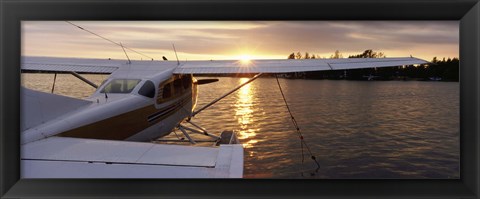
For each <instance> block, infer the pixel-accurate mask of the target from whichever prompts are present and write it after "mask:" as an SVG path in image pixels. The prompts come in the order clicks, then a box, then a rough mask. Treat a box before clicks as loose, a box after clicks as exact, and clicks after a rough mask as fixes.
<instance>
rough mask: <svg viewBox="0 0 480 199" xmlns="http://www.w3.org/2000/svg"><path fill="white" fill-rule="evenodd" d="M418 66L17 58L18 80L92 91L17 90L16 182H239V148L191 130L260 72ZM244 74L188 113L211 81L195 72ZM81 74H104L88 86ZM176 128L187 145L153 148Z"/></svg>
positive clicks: (226, 136) (404, 60)
mask: <svg viewBox="0 0 480 199" xmlns="http://www.w3.org/2000/svg"><path fill="white" fill-rule="evenodd" d="M424 63H427V62H426V61H424V60H421V59H418V58H414V57H399V58H348V59H302V60H298V59H284V60H282V59H278V60H247V61H245V60H206V61H203V60H202V61H185V62H180V61H178V60H177V61H168V60H162V61H153V60H148V61H147V60H143V61H141V60H112V59H84V58H54V57H26V56H24V57H22V59H21V71H22V73H29V72H49V73H70V74H72V75H74V76H75V77H78V78H79V79H81V80H82V81H84V82H86V83H87V84H89V85H91V86H93V87H95V88H96V91H95V92H94V93H93V94H92V95H91V96H90V97H88V98H86V99H76V98H71V97H66V96H62V95H57V94H53V93H47V92H41V91H36V90H32V89H28V88H24V87H22V88H21V176H22V178H242V177H243V146H242V144H241V143H239V141H238V139H237V138H236V135H235V133H234V132H232V131H224V132H222V133H221V134H220V135H216V134H214V133H210V132H207V131H206V130H205V129H203V128H202V127H201V126H200V125H198V124H195V123H193V121H192V120H193V119H194V118H195V117H196V116H197V114H198V113H200V112H201V111H203V110H205V109H206V108H209V107H211V105H213V104H215V103H216V102H218V101H220V100H221V99H223V98H224V97H226V96H228V95H229V94H231V93H233V92H235V91H236V90H238V89H239V88H241V87H242V86H244V85H246V84H248V83H250V82H252V81H254V80H255V79H257V78H259V77H260V76H261V74H283V73H292V72H308V71H326V70H347V69H358V68H373V67H377V68H378V67H393V66H402V65H413V64H424ZM245 73H248V74H255V76H253V77H252V78H251V79H250V80H249V81H247V82H245V83H243V84H240V85H238V86H236V87H234V88H232V90H231V91H230V92H228V93H226V94H225V95H223V96H220V97H219V98H217V99H216V100H214V101H212V102H211V103H208V104H207V105H206V106H204V107H200V108H196V103H197V96H198V92H199V91H198V89H197V88H198V86H201V85H202V84H207V83H213V82H215V81H216V80H215V79H203V80H202V79H199V80H197V79H196V78H195V77H194V75H195V74H212V75H213V74H245ZM82 74H109V76H108V78H107V79H106V80H105V81H104V82H103V83H102V84H101V85H96V84H94V83H93V82H91V81H89V80H88V79H86V78H85V77H83V76H82ZM232 87H233V86H232ZM212 119H214V118H212ZM187 124H189V125H190V126H187ZM175 129H179V130H180V131H182V133H184V135H185V137H187V138H188V142H190V143H191V144H189V145H178V144H165V143H156V142H152V141H153V140H156V139H158V138H161V137H164V136H167V135H169V134H170V133H172V131H173V130H175ZM191 133H198V134H203V135H205V136H208V137H210V138H212V140H215V143H214V146H212V147H206V146H197V145H196V144H195V143H196V141H195V140H194V139H193V138H191V137H190V136H189V134H191ZM185 141H187V140H185Z"/></svg>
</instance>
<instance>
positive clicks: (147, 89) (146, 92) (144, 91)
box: [138, 80, 155, 98]
mask: <svg viewBox="0 0 480 199" xmlns="http://www.w3.org/2000/svg"><path fill="white" fill-rule="evenodd" d="M138 94H140V95H143V96H145V97H149V98H153V96H155V85H153V82H152V81H150V80H148V81H146V82H145V83H144V84H143V86H142V88H140V90H138Z"/></svg>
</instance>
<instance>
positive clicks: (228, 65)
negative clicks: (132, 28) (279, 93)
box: [174, 57, 428, 74]
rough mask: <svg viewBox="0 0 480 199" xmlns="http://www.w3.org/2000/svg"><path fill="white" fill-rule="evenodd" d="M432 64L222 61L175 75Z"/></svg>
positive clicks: (193, 65) (191, 65) (405, 60)
mask: <svg viewBox="0 0 480 199" xmlns="http://www.w3.org/2000/svg"><path fill="white" fill-rule="evenodd" d="M424 63H428V62H427V61H425V60H422V59H418V58H414V57H400V58H348V59H278V60H250V61H238V60H221V61H187V62H183V63H181V64H180V66H179V67H177V68H176V70H175V71H174V73H175V74H223V73H289V72H307V71H325V70H344V69H358V68H374V67H391V66H402V65H413V64H424Z"/></svg>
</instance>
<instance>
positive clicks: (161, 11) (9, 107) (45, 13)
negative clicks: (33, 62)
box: [0, 0, 480, 198]
mask: <svg viewBox="0 0 480 199" xmlns="http://www.w3.org/2000/svg"><path fill="white" fill-rule="evenodd" d="M0 14H1V19H0V26H1V35H0V41H1V42H0V44H1V45H0V46H1V47H0V62H1V67H0V75H1V78H0V111H1V116H0V118H1V122H0V131H1V132H0V144H1V147H0V150H1V151H0V154H1V157H0V196H1V197H5V198H28V197H43V198H54V197H57V198H58V197H62V198H63V197H116V198H118V197H131V198H142V197H176V198H178V197H184V198H192V197H194V198H212V197H218V198H223V197H228V196H235V197H272V198H282V197H285V198H291V197H295V198H297V197H300V198H302V197H304V198H307V197H315V198H322V197H323V198H332V197H340V198H360V197H382V198H385V197H389V198H418V197H428V198H479V195H480V186H479V182H480V181H479V167H480V165H479V156H480V154H479V146H480V145H479V140H480V138H479V125H478V123H479V121H480V120H479V112H480V109H479V108H480V106H479V96H480V95H479V90H480V87H479V84H480V83H479V82H480V81H479V77H480V73H479V71H480V70H479V67H480V64H479V62H480V56H479V55H480V51H479V48H480V45H479V44H480V41H479V40H480V26H479V25H480V21H479V20H480V3H479V1H478V0H390V1H381V0H356V1H355V0H337V1H334V0H323V1H321V0H300V1H293V0H288V1H285V0H281V1H280V0H243V1H239V0H223V1H221V0H197V1H193V0H179V1H172V0H163V1H151V0H150V1H147V0H141V1H133V0H128V1H119V0H117V1H108V0H97V1H93V0H86V1H80V0H63V1H59V0H38V1H26V0H16V1H15V0H0ZM66 19H68V20H100V19H101V20H140V19H141V20H460V48H461V49H460V61H461V66H460V87H461V88H460V115H461V117H460V132H461V135H460V142H461V149H460V152H461V156H460V159H461V166H460V179H458V180H299V179H296V180H266V179H217V180H215V179H203V180H200V179H195V180H181V179H164V180H145V179H124V180H87V179H83V180H75V179H69V180H51V179H48V180H47V179H43V180H42V179H37V180H33V179H19V177H20V159H19V158H20V154H19V153H20V146H19V143H20V135H19V131H20V130H19V127H20V121H19V120H20V114H19V110H20V108H19V102H20V100H19V90H20V53H21V51H20V47H21V46H20V36H21V35H20V34H21V26H20V22H21V21H22V20H66Z"/></svg>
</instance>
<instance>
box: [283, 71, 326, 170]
mask: <svg viewBox="0 0 480 199" xmlns="http://www.w3.org/2000/svg"><path fill="white" fill-rule="evenodd" d="M275 79H276V80H277V85H278V88H279V89H280V93H281V94H282V98H283V101H284V102H285V106H286V107H287V110H288V113H289V114H290V118H291V119H292V123H293V125H294V126H295V129H296V132H297V134H298V137H299V138H300V144H301V149H302V166H303V163H304V162H305V154H304V152H303V146H305V148H306V149H307V151H308V153H309V154H310V158H311V159H312V160H313V161H314V162H315V164H317V169H315V172H318V170H319V169H320V164H319V163H318V161H317V158H316V157H315V156H314V155H313V153H312V151H311V150H310V147H308V144H307V142H306V141H305V139H304V137H303V134H302V132H301V131H300V127H299V126H298V123H297V120H295V117H293V114H292V111H291V110H290V106H288V103H287V99H286V98H285V95H284V94H283V90H282V86H281V85H280V82H279V81H278V75H276V74H275ZM302 175H303V172H302Z"/></svg>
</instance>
